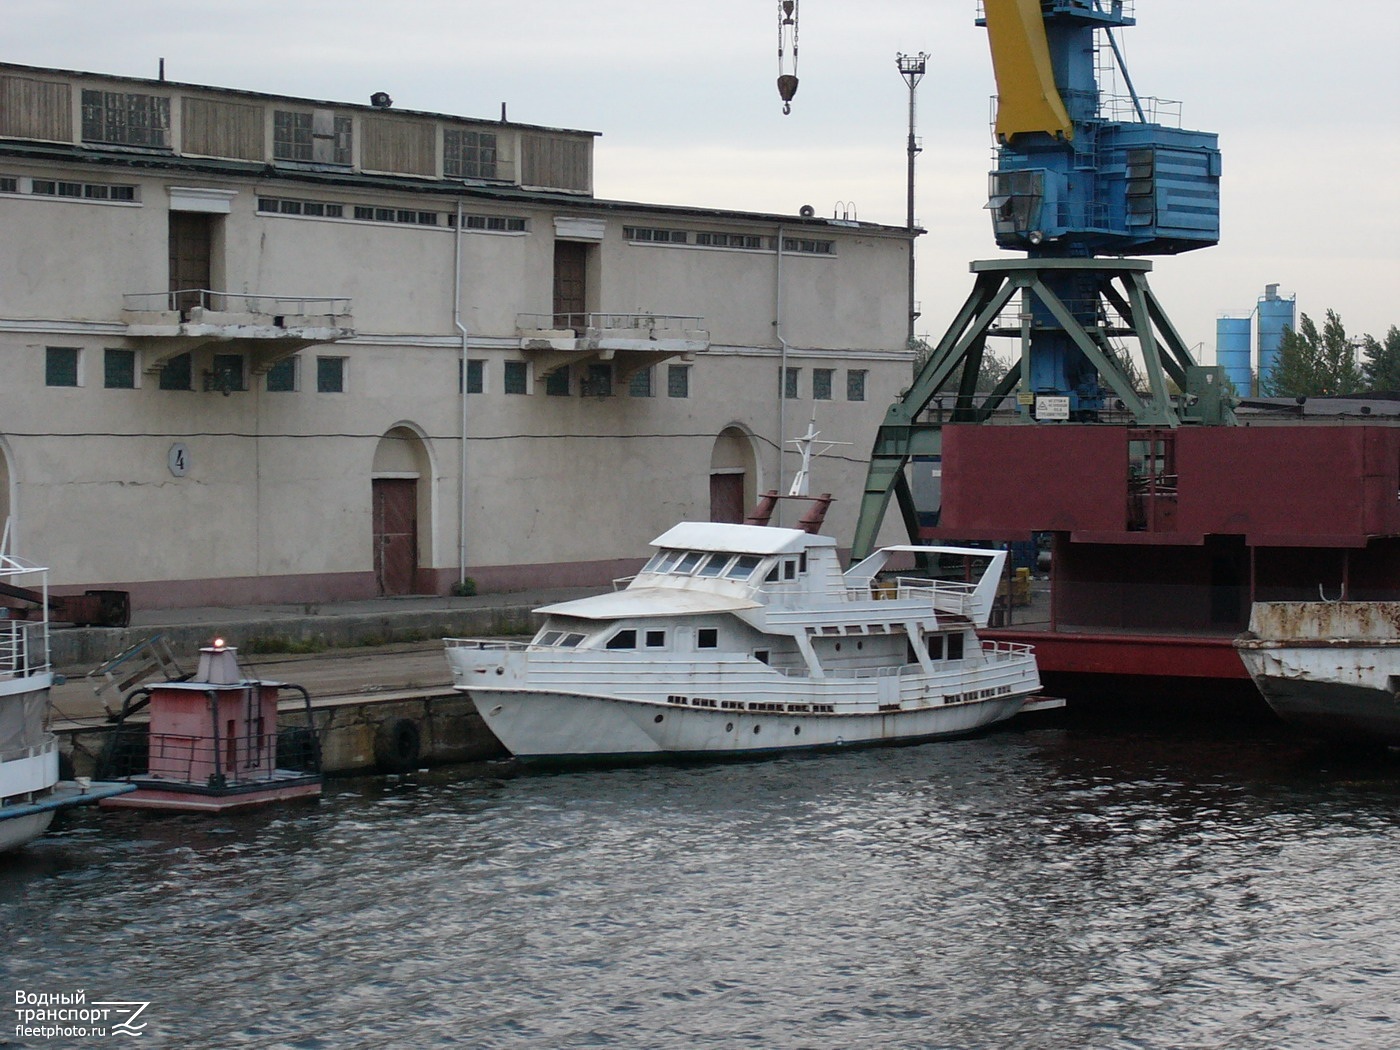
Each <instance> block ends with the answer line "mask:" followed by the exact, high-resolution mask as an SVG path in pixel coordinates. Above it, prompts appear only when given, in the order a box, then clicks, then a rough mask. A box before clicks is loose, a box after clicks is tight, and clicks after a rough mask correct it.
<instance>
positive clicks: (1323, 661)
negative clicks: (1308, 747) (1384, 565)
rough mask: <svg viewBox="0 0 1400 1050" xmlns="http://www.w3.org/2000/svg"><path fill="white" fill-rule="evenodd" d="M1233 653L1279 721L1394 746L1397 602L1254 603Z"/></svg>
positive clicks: (1399, 680)
mask: <svg viewBox="0 0 1400 1050" xmlns="http://www.w3.org/2000/svg"><path fill="white" fill-rule="evenodd" d="M1235 648H1236V649H1237V650H1238V652H1239V655H1240V659H1241V660H1242V661H1243V663H1244V666H1245V668H1246V669H1247V670H1248V671H1249V675H1250V677H1251V678H1252V679H1253V680H1254V684H1255V685H1256V686H1257V687H1258V689H1259V692H1260V693H1261V694H1262V695H1263V697H1264V700H1265V702H1266V703H1268V705H1269V707H1271V708H1272V709H1273V711H1274V712H1275V713H1276V714H1277V715H1278V716H1279V717H1280V718H1282V719H1283V720H1284V721H1286V722H1288V723H1290V724H1291V725H1294V726H1297V727H1298V728H1300V729H1302V730H1304V731H1306V732H1308V733H1312V734H1315V735H1317V736H1322V737H1325V738H1327V739H1331V740H1337V741H1341V742H1343V743H1348V744H1362V745H1369V746H1373V747H1375V746H1381V747H1400V602H1258V603H1256V604H1255V605H1254V608H1253V610H1252V611H1251V615H1250V630H1249V631H1248V632H1247V633H1246V634H1244V635H1241V636H1240V637H1239V638H1238V639H1236V640H1235Z"/></svg>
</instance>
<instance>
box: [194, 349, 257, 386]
mask: <svg viewBox="0 0 1400 1050" xmlns="http://www.w3.org/2000/svg"><path fill="white" fill-rule="evenodd" d="M204 389H205V390H218V391H220V392H222V393H225V394H228V393H232V392H233V391H235V390H246V389H248V388H247V387H246V386H245V385H244V383H243V355H242V354H215V355H214V367H213V368H211V369H210V370H209V373H208V377H207V378H206V380H205V384H204Z"/></svg>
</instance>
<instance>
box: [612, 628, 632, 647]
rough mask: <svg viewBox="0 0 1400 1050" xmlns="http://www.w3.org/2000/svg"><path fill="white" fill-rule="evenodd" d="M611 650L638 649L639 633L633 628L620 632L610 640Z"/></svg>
mask: <svg viewBox="0 0 1400 1050" xmlns="http://www.w3.org/2000/svg"><path fill="white" fill-rule="evenodd" d="M607 647H608V648H609V649H635V648H637V632H636V631H635V630H634V629H633V628H631V627H628V628H625V629H624V630H621V631H618V632H617V633H616V634H615V635H613V636H612V637H611V638H609V639H608V645H607Z"/></svg>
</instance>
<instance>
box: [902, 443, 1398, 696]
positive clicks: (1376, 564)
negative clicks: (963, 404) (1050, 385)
mask: <svg viewBox="0 0 1400 1050" xmlns="http://www.w3.org/2000/svg"><path fill="white" fill-rule="evenodd" d="M942 460H943V462H942V477H943V490H942V506H941V510H940V516H939V523H938V525H937V527H934V528H926V529H924V530H923V537H924V538H925V539H926V540H928V541H931V542H934V541H936V542H949V541H951V540H954V539H955V538H956V540H958V541H968V540H988V541H998V542H1024V541H1026V540H1029V539H1031V538H1036V539H1037V540H1038V541H1039V542H1040V544H1041V545H1042V546H1043V547H1048V549H1049V551H1050V579H1049V581H1048V585H1040V584H1039V583H1038V584H1037V587H1038V588H1040V589H1041V590H1042V591H1043V592H1045V593H1041V594H1040V596H1039V599H1038V601H1036V602H1035V603H1033V604H1034V607H1033V608H1031V609H1024V610H1018V609H1016V608H1014V607H1008V609H1007V610H1006V622H1005V624H1004V625H1003V626H1001V627H999V628H997V629H995V630H992V631H989V632H988V635H989V637H998V638H1002V639H1006V640H1015V641H1025V642H1030V643H1032V644H1034V645H1035V646H1036V651H1037V654H1038V658H1039V661H1040V666H1041V673H1042V677H1043V679H1044V680H1045V682H1046V685H1047V689H1049V690H1051V691H1056V690H1058V691H1061V692H1062V694H1063V695H1066V696H1067V697H1069V698H1070V699H1071V700H1072V701H1073V700H1087V699H1091V698H1103V697H1105V696H1110V695H1111V696H1115V697H1117V698H1118V699H1119V700H1120V701H1129V700H1139V701H1141V702H1142V703H1143V704H1147V705H1151V704H1155V703H1159V702H1161V694H1163V693H1168V694H1176V695H1175V698H1174V699H1173V700H1172V701H1171V702H1174V703H1180V702H1183V701H1184V700H1187V699H1190V698H1191V697H1199V698H1201V699H1202V700H1203V702H1205V703H1208V704H1209V703H1218V702H1219V703H1223V702H1235V703H1239V704H1243V705H1244V706H1246V707H1248V706H1251V705H1255V704H1258V705H1259V706H1260V707H1262V700H1260V698H1259V697H1258V694H1257V692H1256V691H1255V690H1254V689H1253V686H1252V683H1251V682H1250V680H1249V677H1248V675H1247V674H1246V672H1245V669H1244V665H1243V664H1242V663H1241V661H1240V659H1239V657H1238V655H1237V654H1236V653H1235V651H1234V649H1233V646H1232V644H1231V642H1232V640H1233V638H1234V637H1235V636H1236V635H1237V634H1239V633H1241V632H1242V631H1244V630H1245V629H1246V627H1247V626H1248V622H1249V610H1250V606H1251V604H1252V603H1253V602H1255V601H1288V600H1292V601H1307V600H1311V601H1317V600H1319V598H1331V599H1336V598H1341V597H1344V596H1345V597H1348V598H1351V599H1354V600H1382V599H1393V598H1395V597H1397V596H1400V428H1397V427H1392V426H1385V425H1374V424H1367V425H1361V424H1358V425H1336V424H1326V425H1324V424H1312V423H1295V424H1292V425H1277V424H1274V425H1245V426H1236V427H1189V428H1181V429H1177V430H1166V429H1143V428H1137V427H1121V426H1108V425H1095V424H1061V425H1053V426H1044V425H1041V426H1015V425H1008V426H997V425H992V426H986V425H982V426H977V425H967V426H959V425H948V426H945V427H944V428H943V431H942Z"/></svg>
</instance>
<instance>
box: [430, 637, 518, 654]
mask: <svg viewBox="0 0 1400 1050" xmlns="http://www.w3.org/2000/svg"><path fill="white" fill-rule="evenodd" d="M443 644H444V645H446V646H447V648H449V649H484V650H489V651H496V652H521V651H523V650H525V649H528V648H530V643H529V642H521V641H507V640H506V639H502V638H444V639H443Z"/></svg>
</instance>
